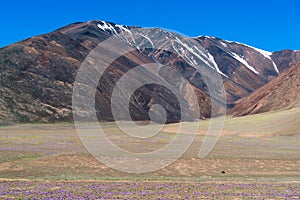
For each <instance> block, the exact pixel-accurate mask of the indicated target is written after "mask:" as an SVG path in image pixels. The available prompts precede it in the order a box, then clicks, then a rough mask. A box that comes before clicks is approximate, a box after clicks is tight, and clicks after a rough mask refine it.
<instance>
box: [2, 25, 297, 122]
mask: <svg viewBox="0 0 300 200" xmlns="http://www.w3.org/2000/svg"><path fill="white" fill-rule="evenodd" d="M137 28H139V27H129V26H123V25H118V24H114V23H109V22H104V21H97V20H96V21H89V22H83V23H74V24H71V25H68V26H66V27H63V28H60V29H58V30H55V31H54V32H51V33H48V34H44V35H40V36H35V37H32V38H29V39H27V40H24V41H20V42H18V43H15V44H13V45H10V46H7V47H4V48H1V49H0V75H1V77H0V93H1V96H0V122H1V123H6V122H33V121H42V122H49V121H71V120H72V92H73V86H74V80H75V77H76V74H77V71H78V69H79V67H80V65H81V63H82V62H83V61H84V59H85V58H86V56H87V55H88V54H89V52H90V51H91V50H92V49H94V48H95V47H96V46H97V45H98V44H99V43H100V42H102V41H104V40H105V39H107V38H109V37H111V36H112V35H120V34H121V33H127V35H128V38H121V39H123V41H124V42H126V43H127V44H128V45H129V46H131V47H133V48H135V49H136V50H135V51H133V52H130V53H129V54H128V55H127V57H124V56H123V57H120V58H118V59H117V60H116V61H115V62H114V63H112V65H111V66H110V68H109V69H108V70H107V71H106V74H107V76H106V77H104V78H103V79H102V80H101V82H99V85H98V87H97V93H96V95H95V99H96V111H97V117H98V119H99V120H113V116H112V113H111V109H110V107H111V102H110V98H111V95H112V90H113V88H114V86H115V85H116V83H117V82H118V80H119V79H120V78H121V77H122V76H123V75H124V74H126V73H127V72H128V71H129V70H130V69H133V68H134V67H135V66H138V65H142V64H147V63H153V62H154V63H161V64H166V65H168V66H171V67H172V68H173V69H174V70H176V72H178V73H179V74H181V75H182V76H183V77H184V78H185V79H186V80H187V81H188V82H189V83H190V84H189V85H192V86H188V85H187V84H183V85H182V84H181V83H180V84H179V86H180V87H182V88H184V89H185V90H186V91H188V90H194V91H196V94H197V98H198V100H199V102H198V103H199V107H200V110H201V117H210V114H211V112H210V105H211V104H210V96H209V93H208V91H207V86H206V85H205V81H204V80H203V77H201V75H199V73H198V72H197V69H196V68H195V65H194V64H193V63H194V62H197V61H195V60H197V59H198V58H197V57H201V59H204V60H205V62H208V63H210V64H211V66H212V69H213V71H214V73H218V74H220V75H221V76H222V79H223V81H224V86H225V89H226V96H227V104H226V105H223V106H225V107H227V108H230V107H232V106H233V105H234V102H235V101H236V100H239V99H241V98H243V97H246V96H247V95H249V94H250V93H251V92H253V91H255V90H257V89H258V88H260V87H262V86H263V85H265V84H266V83H268V82H269V81H270V80H272V79H274V78H275V77H277V76H278V75H279V74H280V73H281V72H282V71H284V70H285V69H287V68H289V67H290V66H291V65H293V64H295V63H296V62H297V61H299V60H300V52H298V51H297V52H296V51H290V50H284V51H279V52H274V53H270V52H266V51H263V50H259V49H256V48H254V47H250V46H247V45H244V44H240V43H237V42H231V41H225V40H222V39H219V38H215V37H206V36H200V37H197V38H190V40H193V41H196V42H197V44H199V45H200V47H199V48H200V49H198V50H193V48H194V47H190V46H188V44H187V43H185V41H182V40H178V38H176V37H172V36H173V35H172V33H169V32H166V31H165V30H161V29H155V31H156V33H157V32H159V33H164V34H166V35H168V36H169V38H168V39H164V40H163V41H162V42H161V43H159V44H160V45H158V46H155V47H154V48H153V49H152V50H149V49H139V45H141V44H143V43H145V42H147V41H148V43H153V41H151V38H149V35H143V33H141V34H140V37H139V38H141V40H134V39H130V37H131V34H132V32H133V30H135V29H137ZM156 43H157V42H156ZM166 44H168V45H169V46H170V48H172V50H173V52H171V51H163V50H162V49H164V46H165V45H166ZM174 51H176V52H177V53H178V55H183V57H184V56H185V55H186V58H185V59H183V57H180V56H178V55H176V54H175V53H174ZM190 54H193V55H194V56H195V57H196V58H193V59H192V58H191V57H189V56H187V55H190ZM200 54H201V55H200ZM187 59H189V61H190V62H187V61H186V60H187ZM198 60H199V59H198ZM154 74H155V73H154ZM152 75H153V74H152ZM167 75H168V74H167V73H163V72H161V73H159V74H158V75H157V74H156V76H157V77H159V79H165V78H166V76H167ZM179 86H178V87H179ZM131 99H132V101H131V103H130V110H131V116H132V118H133V119H135V120H144V119H149V116H148V112H149V109H150V107H151V105H153V104H155V103H159V104H162V105H164V107H166V108H167V114H168V120H169V122H172V121H176V120H178V119H180V114H179V113H178V109H179V104H178V102H177V101H176V100H175V98H174V96H172V95H171V93H170V91H167V90H166V89H165V88H163V87H160V86H158V85H153V84H152V85H147V86H145V87H142V88H140V89H139V90H138V91H136V92H135V93H134V94H133V96H132V98H131ZM184 100H185V101H187V102H188V103H189V104H193V103H194V102H192V101H194V100H192V99H189V98H188V95H186V96H185V97H184Z"/></svg>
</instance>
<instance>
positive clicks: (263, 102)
mask: <svg viewBox="0 0 300 200" xmlns="http://www.w3.org/2000/svg"><path fill="white" fill-rule="evenodd" d="M299 102H300V62H298V63H297V64H296V65H294V66H292V67H291V68H289V69H287V70H286V71H284V72H283V73H282V74H281V75H279V76H278V77H277V78H275V79H274V80H272V81H271V82H269V83H268V84H267V85H265V86H263V87H261V88H260V89H258V90H256V91H255V92H253V93H252V94H250V95H249V96H247V97H245V98H243V99H241V100H239V101H237V104H236V106H235V107H234V109H233V111H232V114H233V115H234V116H243V115H248V114H256V113H262V112H268V111H272V110H278V109H281V108H288V107H290V106H295V105H299Z"/></svg>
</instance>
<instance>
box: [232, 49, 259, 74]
mask: <svg viewBox="0 0 300 200" xmlns="http://www.w3.org/2000/svg"><path fill="white" fill-rule="evenodd" d="M231 53H232V56H233V57H234V58H235V59H236V60H237V61H239V62H240V63H242V64H243V65H245V66H246V67H247V68H248V69H250V70H251V71H252V72H254V73H255V74H259V73H258V71H256V70H255V68H254V67H253V66H251V65H249V64H248V62H247V61H246V60H244V59H243V58H241V57H240V56H239V55H237V54H236V53H233V52H231Z"/></svg>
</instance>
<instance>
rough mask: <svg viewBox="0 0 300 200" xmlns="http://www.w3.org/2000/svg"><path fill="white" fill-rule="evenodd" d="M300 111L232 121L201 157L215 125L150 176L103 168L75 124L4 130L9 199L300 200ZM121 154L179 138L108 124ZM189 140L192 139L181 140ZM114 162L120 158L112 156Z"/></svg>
mask: <svg viewBox="0 0 300 200" xmlns="http://www.w3.org/2000/svg"><path fill="white" fill-rule="evenodd" d="M299 116H300V109H299V108H298V107H296V108H290V109H287V110H282V111H277V112H270V113H264V114H257V115H252V116H245V117H238V118H232V117H226V120H225V125H224V128H223V131H222V133H221V136H220V138H219V140H218V142H217V144H216V145H215V147H214V149H213V150H212V151H211V152H210V154H209V155H208V156H206V157H205V158H199V157H198V153H199V149H200V146H201V143H202V142H203V139H204V137H205V134H206V131H207V128H208V125H209V120H204V121H200V131H198V132H197V133H196V137H195V141H194V143H193V144H192V145H191V147H190V148H189V149H188V150H187V151H186V152H185V154H184V155H183V156H182V157H180V158H179V159H178V160H176V161H175V162H174V163H172V164H171V165H169V166H167V167H165V168H163V169H161V170H158V171H155V172H149V173H142V174H129V173H124V172H119V171H117V170H114V169H111V168H109V167H107V166H106V165H104V164H102V163H100V162H99V161H98V160H97V159H96V158H94V157H93V156H92V155H91V154H90V153H89V152H88V151H87V150H86V149H85V147H84V146H83V144H82V142H81V140H80V139H79V136H78V134H77V132H76V129H75V127H74V124H71V123H60V124H16V125H9V126H1V127H0V198H2V199H32V198H35V197H39V199H118V198H119V199H141V198H144V199H202V198H203V199H216V198H218V199H245V198H246V199H298V198H300V127H299V124H300V120H299ZM100 124H101V127H102V128H103V130H104V131H105V133H107V136H108V137H109V138H110V139H111V141H113V142H114V143H115V144H117V145H118V146H120V147H121V148H124V149H127V150H130V151H136V152H149V151H154V150H155V149H157V148H160V147H162V146H164V145H165V144H167V143H168V142H169V141H170V140H171V139H172V138H173V137H174V136H175V134H177V133H176V132H177V130H178V127H179V125H181V126H186V127H193V126H195V125H196V124H197V123H195V122H184V123H181V124H169V125H165V127H164V128H163V130H162V132H161V133H160V134H159V136H157V138H156V136H155V137H153V138H151V139H147V140H140V139H139V140H135V139H130V137H129V136H126V135H125V136H124V135H122V133H121V131H120V129H119V128H118V127H117V125H116V124H115V123H113V122H101V123H100ZM178 134H190V133H178ZM112 156H113V155H112Z"/></svg>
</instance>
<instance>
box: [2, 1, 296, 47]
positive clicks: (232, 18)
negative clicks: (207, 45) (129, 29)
mask: <svg viewBox="0 0 300 200" xmlns="http://www.w3.org/2000/svg"><path fill="white" fill-rule="evenodd" d="M0 17H1V18H0V47H3V46H6V45H9V44H11V43H14V42H17V41H20V40H22V39H26V38H28V37H32V36H34V35H39V34H42V33H48V32H50V31H53V30H55V29H57V28H60V27H62V26H65V25H67V24H70V23H73V22H78V21H89V20H93V19H99V20H106V21H111V22H115V23H118V24H126V25H136V26H142V27H162V28H167V29H171V30H175V31H178V32H180V33H183V34H185V35H188V36H198V35H208V36H216V37H219V38H222V39H227V40H233V41H238V42H242V43H246V44H249V45H252V46H255V47H258V48H261V49H265V50H269V51H276V50H282V49H293V50H300V1H299V0H283V1H279V0H277V1H276V0H273V1H271V0H251V1H250V0H249V1H247V0H239V1H230V0H227V1H226V0H224V1H222V0H219V1H217V0H206V1H202V0H198V1H197V0H184V1H176V0H172V1H166V0H151V1H150V0H139V1H126V0H123V1H115V0H104V1H102V0H98V1H97V0H85V1H76V0H74V1H69V0H60V1H57V0H52V1H40V0H39V1H33V0H27V1H17V0H9V1H2V2H1V7H0Z"/></svg>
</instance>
